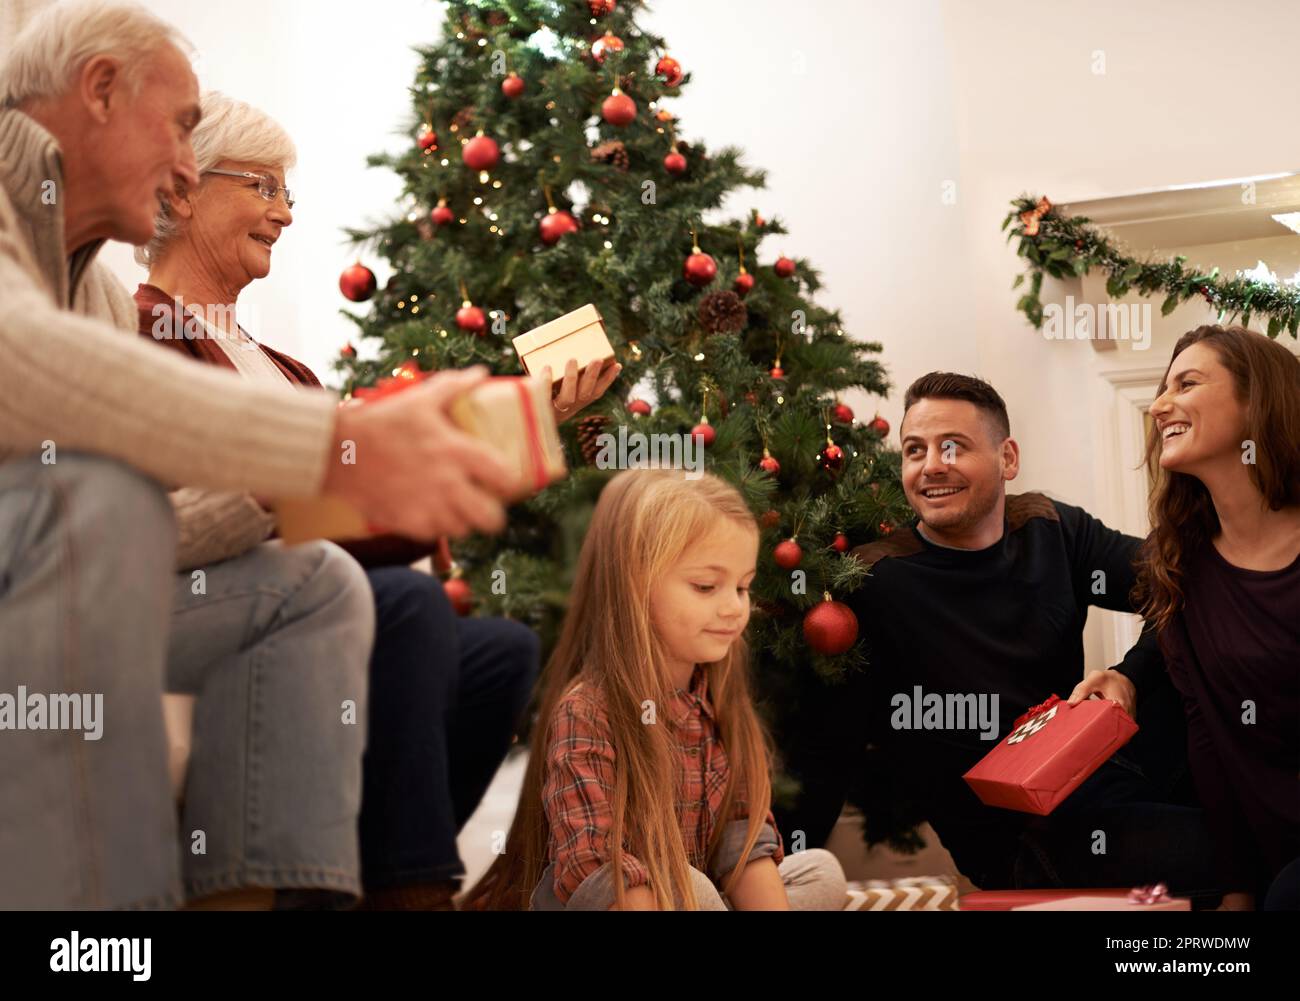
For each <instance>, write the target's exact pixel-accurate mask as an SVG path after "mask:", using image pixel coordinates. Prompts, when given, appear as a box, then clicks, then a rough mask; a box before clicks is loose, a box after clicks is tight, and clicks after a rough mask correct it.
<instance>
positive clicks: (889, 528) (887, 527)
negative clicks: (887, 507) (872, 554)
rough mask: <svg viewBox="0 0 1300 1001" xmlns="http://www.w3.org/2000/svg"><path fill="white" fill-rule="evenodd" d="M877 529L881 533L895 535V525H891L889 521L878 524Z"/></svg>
mask: <svg viewBox="0 0 1300 1001" xmlns="http://www.w3.org/2000/svg"><path fill="white" fill-rule="evenodd" d="M876 530H877V531H878V532H880V534H881V535H893V534H894V526H893V525H891V524H890V523H889V522H887V521H882V522H881V523H880V524H879V525H877V526H876Z"/></svg>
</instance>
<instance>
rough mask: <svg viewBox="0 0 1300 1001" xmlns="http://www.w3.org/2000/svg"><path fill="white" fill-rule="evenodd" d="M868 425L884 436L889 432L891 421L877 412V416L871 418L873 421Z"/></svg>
mask: <svg viewBox="0 0 1300 1001" xmlns="http://www.w3.org/2000/svg"><path fill="white" fill-rule="evenodd" d="M867 427H869V428H871V430H872V431H874V432H876V434H878V435H880V437H882V438H884V437H885V436H886V435H888V434H889V421H887V420H885V419H884V418H883V417H881V416H880V415H879V414H876V416H875V417H873V418H872V419H871V423H870V424H868V425H867Z"/></svg>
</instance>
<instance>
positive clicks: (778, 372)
mask: <svg viewBox="0 0 1300 1001" xmlns="http://www.w3.org/2000/svg"><path fill="white" fill-rule="evenodd" d="M767 374H768V375H770V376H771V377H772V378H773V379H776V380H778V381H780V380H782V379H784V378H785V369H783V368H782V367H781V366H780V365H773V366H772V369H771V371H769V372H768V373H767Z"/></svg>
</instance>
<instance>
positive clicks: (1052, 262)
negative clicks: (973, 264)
mask: <svg viewBox="0 0 1300 1001" xmlns="http://www.w3.org/2000/svg"><path fill="white" fill-rule="evenodd" d="M1011 205H1012V209H1011V211H1010V212H1008V213H1007V217H1006V218H1005V219H1003V220H1002V229H1003V230H1007V229H1008V227H1009V228H1010V231H1009V232H1008V233H1007V241H1008V242H1010V241H1011V240H1012V239H1013V238H1014V237H1019V238H1020V246H1019V249H1018V250H1017V251H1016V252H1017V253H1018V254H1019V255H1020V256H1021V257H1023V258H1024V259H1025V260H1026V261H1027V262H1028V263H1027V265H1026V268H1025V271H1024V273H1023V274H1020V275H1017V276H1016V280H1015V282H1014V283H1013V284H1012V286H1011V287H1012V288H1013V289H1014V288H1020V287H1021V286H1022V285H1023V284H1024V283H1025V279H1026V278H1028V279H1029V290H1028V291H1027V292H1025V294H1024V295H1022V296H1021V297H1020V299H1019V301H1018V302H1017V303H1016V309H1018V310H1020V312H1022V313H1024V314H1025V317H1026V318H1027V319H1028V320H1029V322H1030V323H1032V324H1033V325H1034V326H1035V327H1036V328H1041V327H1042V325H1043V304H1042V301H1041V300H1040V298H1039V293H1040V291H1041V290H1042V286H1043V274H1044V272H1046V273H1047V274H1049V275H1051V276H1052V277H1053V278H1070V277H1079V278H1082V277H1083V276H1084V275H1086V274H1088V273H1089V272H1090V271H1092V270H1093V269H1094V268H1100V269H1101V270H1103V271H1105V272H1106V275H1107V278H1106V293H1107V295H1109V296H1111V297H1112V298H1116V299H1118V298H1120V297H1121V296H1123V295H1124V294H1125V293H1127V292H1128V291H1129V290H1130V289H1136V290H1137V291H1138V292H1140V293H1141V294H1142V295H1145V296H1153V295H1156V294H1157V293H1159V294H1161V295H1163V296H1164V297H1165V300H1164V303H1163V304H1162V305H1161V307H1160V313H1161V315H1163V316H1168V315H1169V314H1170V313H1172V312H1173V311H1174V310H1175V309H1176V308H1177V307H1178V305H1179V304H1180V303H1183V302H1187V301H1189V300H1190V299H1192V298H1193V297H1194V296H1200V297H1201V298H1203V299H1204V300H1205V301H1206V302H1207V303H1208V304H1209V305H1211V306H1213V307H1215V308H1216V309H1218V311H1219V322H1220V323H1222V322H1223V320H1224V319H1225V318H1236V317H1240V318H1241V324H1242V326H1249V325H1250V320H1251V317H1253V316H1258V317H1261V318H1264V317H1266V318H1267V319H1268V330H1267V333H1268V336H1269V337H1274V338H1276V337H1277V336H1278V334H1279V333H1281V332H1282V331H1283V330H1286V331H1288V332H1289V333H1290V334H1291V336H1292V337H1293V338H1294V337H1296V336H1297V335H1296V331H1297V330H1298V329H1300V288H1297V287H1296V286H1294V285H1282V284H1273V283H1272V282H1264V281H1259V280H1257V279H1256V278H1254V277H1253V276H1251V277H1247V276H1243V275H1238V276H1236V277H1233V278H1222V277H1220V276H1219V269H1218V268H1214V269H1213V270H1212V271H1210V272H1208V273H1202V272H1198V271H1194V270H1191V269H1188V268H1185V267H1184V266H1183V265H1184V264H1185V263H1186V261H1187V258H1186V257H1184V256H1183V255H1181V254H1179V255H1177V256H1176V257H1173V258H1171V259H1169V260H1164V261H1157V260H1150V259H1147V260H1138V259H1136V258H1133V257H1131V256H1129V255H1128V254H1126V253H1124V252H1123V251H1122V250H1120V249H1119V248H1118V247H1117V246H1116V244H1115V243H1114V242H1113V241H1112V240H1110V239H1109V238H1108V237H1107V236H1106V235H1105V233H1103V232H1102V231H1101V230H1100V229H1099V228H1098V227H1096V226H1094V225H1092V223H1090V222H1089V220H1088V219H1087V218H1085V217H1084V216H1072V217H1070V218H1065V217H1064V216H1062V215H1061V214H1060V213H1059V212H1058V211H1057V209H1056V207H1055V206H1054V205H1053V204H1052V203H1051V201H1049V200H1048V199H1047V198H1046V197H1042V198H1032V197H1030V196H1028V195H1022V196H1021V197H1019V198H1015V199H1012V201H1011Z"/></svg>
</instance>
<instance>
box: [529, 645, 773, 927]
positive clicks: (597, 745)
mask: <svg viewBox="0 0 1300 1001" xmlns="http://www.w3.org/2000/svg"><path fill="white" fill-rule="evenodd" d="M664 715H666V716H667V721H668V723H669V724H670V725H671V726H672V727H673V732H674V733H675V734H676V736H677V740H678V746H679V748H680V750H681V764H682V768H681V773H680V779H679V785H678V792H677V815H678V820H679V823H680V824H681V831H682V842H683V843H684V844H685V846H686V852H687V855H688V862H689V864H690V865H692V866H694V867H695V868H696V869H699V870H701V871H707V870H706V865H707V855H708V845H709V839H710V838H711V837H712V835H713V831H714V829H715V828H716V827H717V825H718V823H719V816H718V814H719V811H720V810H721V807H722V796H723V793H724V791H725V790H726V786H727V778H728V775H729V766H728V764H727V753H726V750H725V749H724V748H723V746H722V739H721V737H720V735H719V734H718V732H717V726H716V723H715V721H714V717H713V707H712V706H710V705H709V700H708V679H707V677H706V675H705V671H704V669H703V668H700V667H697V668H696V669H695V674H694V675H693V676H692V678H691V686H690V690H689V691H688V690H686V689H682V688H679V689H677V691H675V692H674V693H673V698H672V702H671V703H670V704H669V706H668V711H667V713H666V714H664ZM660 722H661V723H662V722H663V720H661V721H660ZM614 768H615V748H614V745H613V743H612V742H611V741H610V735H609V722H608V719H607V717H606V715H605V709H604V704H603V700H602V698H601V697H600V693H599V692H598V691H596V690H594V689H592V688H591V687H589V686H587V685H583V684H579V685H577V686H576V687H575V688H574V689H573V690H572V691H570V692H569V693H568V694H567V695H566V696H565V697H564V698H563V699H562V700H561V701H560V704H559V705H558V706H557V707H556V710H555V715H554V716H553V717H552V720H551V738H550V744H549V746H548V747H547V752H546V778H545V782H544V784H543V787H542V801H543V804H544V808H545V811H546V819H547V822H548V825H549V836H548V840H547V846H548V847H547V855H548V858H549V860H550V861H551V862H552V863H553V864H554V866H555V895H556V897H557V898H558V899H559V900H560V901H561V902H563V903H567V902H568V899H569V897H570V896H571V895H572V894H573V892H574V891H575V890H576V889H577V888H578V886H579V885H580V884H581V883H582V881H583V880H584V879H586V878H587V877H588V876H590V875H591V874H592V873H594V872H595V871H596V870H597V869H599V868H600V867H601V866H602V865H604V864H605V863H607V862H608V861H609V860H610V853H609V848H608V839H609V829H610V826H611V824H612V814H611V810H610V799H611V797H612V796H613V791H614ZM740 792H741V795H740V796H738V797H737V799H736V800H735V805H734V806H733V809H732V815H731V817H730V818H729V820H732V821H735V820H746V819H747V818H748V817H749V807H748V804H747V803H746V801H745V797H744V795H743V790H740ZM767 823H768V824H770V825H771V827H772V831H773V834H774V835H775V837H776V842H777V843H776V846H775V850H774V851H773V852H771V855H772V858H773V860H774V861H775V862H777V863H778V864H779V863H780V862H781V859H782V858H783V857H784V856H783V853H782V851H781V839H780V835H779V833H777V831H776V821H775V819H774V818H773V817H772V814H771V812H770V811H769V812H768V815H767ZM623 867H624V868H623V872H624V885H625V886H626V887H627V888H628V889H631V888H632V887H634V886H642V885H644V884H645V883H646V882H647V881H648V874H647V872H646V868H645V866H644V865H643V864H642V862H641V860H640V859H638V858H636V857H635V856H634V855H632V854H630V853H629V852H627V851H626V850H625V851H624V853H623Z"/></svg>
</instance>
